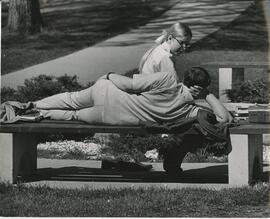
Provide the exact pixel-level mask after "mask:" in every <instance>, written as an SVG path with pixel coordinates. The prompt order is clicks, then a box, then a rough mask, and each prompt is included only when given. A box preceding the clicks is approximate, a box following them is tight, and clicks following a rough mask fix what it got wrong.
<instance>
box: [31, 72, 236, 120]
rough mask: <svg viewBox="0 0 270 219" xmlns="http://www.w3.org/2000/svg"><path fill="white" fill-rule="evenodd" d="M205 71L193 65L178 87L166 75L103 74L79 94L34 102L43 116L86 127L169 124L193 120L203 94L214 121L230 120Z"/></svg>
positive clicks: (70, 93) (160, 73)
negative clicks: (209, 89) (199, 98)
mask: <svg viewBox="0 0 270 219" xmlns="http://www.w3.org/2000/svg"><path fill="white" fill-rule="evenodd" d="M210 81H211V80H210V76H209V73H208V72H207V71H206V70H205V69H203V68H201V67H193V68H191V69H190V70H188V71H187V72H185V74H184V79H183V82H180V83H178V82H177V78H176V77H175V74H173V73H172V72H158V73H155V74H151V75H134V76H133V78H129V77H126V76H122V75H119V74H115V73H112V72H110V73H108V74H107V75H104V76H102V77H101V78H100V79H98V80H97V81H96V83H95V84H94V85H93V86H91V87H89V88H87V89H84V90H81V91H77V92H66V93H60V94H56V95H53V96H50V97H47V98H44V99H41V100H38V101H36V102H34V105H35V107H36V108H37V109H39V110H40V112H41V114H42V115H43V117H44V118H50V119H53V120H80V121H84V122H86V123H90V124H107V125H139V124H140V121H150V122H163V121H164V122H173V121H174V120H175V119H179V118H190V117H195V116H196V114H197V112H198V109H199V107H198V106H196V105H194V104H187V103H193V102H194V99H196V98H197V97H198V95H200V96H203V97H204V98H205V100H206V102H207V103H208V104H209V106H210V107H211V108H212V110H213V112H214V113H215V115H216V117H217V120H218V121H220V122H229V121H231V119H232V118H231V116H230V114H229V112H228V111H227V110H226V108H225V107H224V106H223V105H222V103H221V102H220V101H219V100H218V99H217V98H216V97H215V96H214V95H213V94H212V93H210V92H209V91H208V90H207V87H208V85H209V84H210Z"/></svg>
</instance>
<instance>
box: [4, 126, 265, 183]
mask: <svg viewBox="0 0 270 219" xmlns="http://www.w3.org/2000/svg"><path fill="white" fill-rule="evenodd" d="M44 133H70V134H71V133H72V134H85V133H146V130H145V129H143V128H142V127H138V126H97V125H88V124H83V123H78V122H59V121H58V122H54V123H52V122H49V123H46V122H41V123H20V124H9V125H1V126H0V180H1V181H6V182H10V183H16V180H17V176H18V174H19V172H20V174H27V175H31V174H34V173H35V171H36V168H37V144H38V139H39V136H40V135H42V134H44ZM264 133H270V132H269V126H268V125H264V124H256V125H254V124H245V125H241V126H239V127H234V128H231V129H230V137H231V142H232V152H231V153H230V154H229V173H228V175H229V184H232V185H237V186H241V185H248V184H249V183H251V182H252V180H253V179H254V178H258V177H260V176H261V174H262V134H264Z"/></svg>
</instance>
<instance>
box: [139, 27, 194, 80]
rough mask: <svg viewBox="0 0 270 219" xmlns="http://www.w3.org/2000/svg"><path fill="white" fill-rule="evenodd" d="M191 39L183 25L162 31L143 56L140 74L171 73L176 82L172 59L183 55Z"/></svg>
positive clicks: (189, 31)
mask: <svg viewBox="0 0 270 219" xmlns="http://www.w3.org/2000/svg"><path fill="white" fill-rule="evenodd" d="M191 38H192V32H191V30H190V28H189V27H188V25H186V24H184V23H180V22H179V23H175V24H173V25H172V26H171V27H170V28H168V29H166V30H164V31H163V32H162V34H161V36H159V37H158V38H157V39H156V40H155V43H156V44H155V45H154V46H153V47H152V48H150V49H149V50H148V51H147V52H146V53H145V54H144V55H143V57H142V59H141V61H140V64H139V72H140V74H153V73H156V72H171V73H173V74H175V77H176V79H177V80H178V75H177V73H176V70H175V67H174V61H173V60H172V57H173V56H177V55H179V54H181V53H184V52H185V51H186V49H187V48H188V47H189V43H190V41H191Z"/></svg>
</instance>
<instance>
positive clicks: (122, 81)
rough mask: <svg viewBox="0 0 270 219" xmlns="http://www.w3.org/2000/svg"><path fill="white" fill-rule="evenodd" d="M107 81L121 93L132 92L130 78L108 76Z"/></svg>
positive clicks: (115, 75) (114, 75)
mask: <svg viewBox="0 0 270 219" xmlns="http://www.w3.org/2000/svg"><path fill="white" fill-rule="evenodd" d="M107 79H109V80H110V81H111V82H112V83H113V84H114V85H115V86H116V87H118V88H119V89H120V90H122V91H125V92H132V91H133V84H132V80H133V79H132V78H129V77H126V76H123V75H119V74H109V75H108V78H107Z"/></svg>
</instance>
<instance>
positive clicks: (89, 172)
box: [25, 159, 270, 190]
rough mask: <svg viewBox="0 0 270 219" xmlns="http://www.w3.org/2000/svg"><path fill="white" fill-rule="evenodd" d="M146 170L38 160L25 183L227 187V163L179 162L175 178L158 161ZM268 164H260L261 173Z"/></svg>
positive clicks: (102, 187) (79, 186) (75, 161)
mask: <svg viewBox="0 0 270 219" xmlns="http://www.w3.org/2000/svg"><path fill="white" fill-rule="evenodd" d="M152 165H153V170H152V171H150V172H133V173H132V172H117V171H112V170H110V171H108V170H106V171H105V170H102V169H101V168H100V167H101V162H100V161H89V160H88V161H86V160H84V161H82V160H55V159H54V160H52V159H38V174H39V176H38V177H37V178H36V179H32V181H31V182H28V183H25V185H27V186H40V185H47V186H50V187H53V188H72V189H75V188H76V189H80V188H85V187H87V188H90V189H104V188H139V187H143V188H150V187H156V188H167V189H175V188H184V187H192V188H206V189H214V190H220V189H223V188H229V187H231V186H229V185H228V166H227V163H183V164H182V168H183V170H184V173H183V175H182V177H181V178H180V179H179V180H170V179H169V178H168V177H167V176H166V174H165V172H164V171H163V168H162V163H152ZM269 171H270V166H269V164H268V165H267V164H265V165H264V173H265V175H267V174H269Z"/></svg>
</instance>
